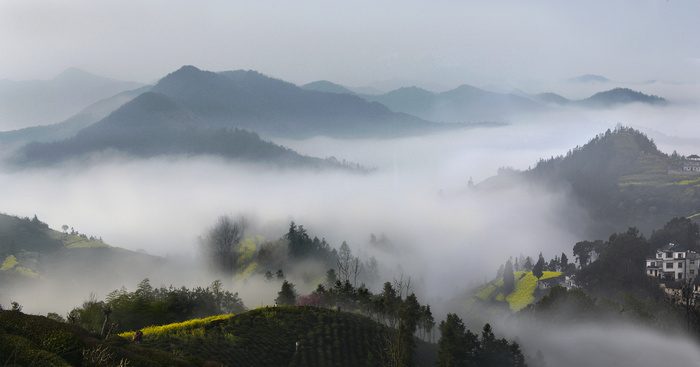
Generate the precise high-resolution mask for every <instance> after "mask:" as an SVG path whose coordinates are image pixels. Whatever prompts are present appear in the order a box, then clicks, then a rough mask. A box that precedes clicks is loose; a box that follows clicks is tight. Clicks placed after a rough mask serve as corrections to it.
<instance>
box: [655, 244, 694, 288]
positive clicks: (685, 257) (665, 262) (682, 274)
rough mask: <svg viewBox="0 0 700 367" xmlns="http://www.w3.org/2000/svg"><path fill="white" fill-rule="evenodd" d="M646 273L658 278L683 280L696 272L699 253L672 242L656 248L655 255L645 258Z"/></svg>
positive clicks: (690, 277) (692, 276)
mask: <svg viewBox="0 0 700 367" xmlns="http://www.w3.org/2000/svg"><path fill="white" fill-rule="evenodd" d="M646 261H647V264H646V273H647V275H649V276H652V277H655V278H658V279H659V280H667V281H668V280H670V281H673V280H675V281H683V280H684V279H692V278H695V276H696V275H697V274H698V266H699V265H700V255H698V253H697V252H695V251H690V250H686V249H685V248H683V247H680V246H676V245H674V244H672V243H669V244H668V245H666V246H664V247H662V248H660V249H658V250H656V255H655V256H652V257H648V258H647V259H646Z"/></svg>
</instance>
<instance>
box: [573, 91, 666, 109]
mask: <svg viewBox="0 0 700 367" xmlns="http://www.w3.org/2000/svg"><path fill="white" fill-rule="evenodd" d="M578 103H579V104H582V105H584V106H587V107H612V106H615V105H620V104H628V103H646V104H652V105H664V104H666V103H667V101H666V100H665V99H663V98H661V97H658V96H654V95H647V94H644V93H641V92H637V91H634V90H631V89H628V88H615V89H611V90H609V91H605V92H600V93H596V94H594V95H592V96H590V97H588V98H586V99H583V100H580V101H578Z"/></svg>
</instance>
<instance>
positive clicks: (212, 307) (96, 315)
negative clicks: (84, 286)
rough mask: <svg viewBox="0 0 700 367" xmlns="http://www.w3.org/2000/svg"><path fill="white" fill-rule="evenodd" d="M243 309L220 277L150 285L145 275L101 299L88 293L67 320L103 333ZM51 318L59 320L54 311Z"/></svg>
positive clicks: (105, 335)
mask: <svg viewBox="0 0 700 367" xmlns="http://www.w3.org/2000/svg"><path fill="white" fill-rule="evenodd" d="M246 310H247V309H246V307H245V305H244V304H243V301H242V300H241V299H240V298H239V297H238V293H232V292H230V291H227V290H224V289H223V285H222V283H221V281H219V280H216V281H214V282H212V284H211V285H210V286H209V287H206V288H202V287H195V288H192V289H188V288H186V287H180V288H175V287H173V286H170V287H168V288H166V287H162V286H161V287H160V288H153V287H152V286H151V284H150V282H149V280H148V279H144V280H143V281H141V282H140V283H139V285H138V287H137V288H136V290H135V291H133V292H128V291H127V290H126V289H125V288H124V287H122V288H121V289H117V290H114V291H112V292H111V293H109V294H108V295H107V297H106V298H105V300H104V301H99V300H97V299H96V298H95V297H94V296H92V295H91V297H90V298H89V299H87V300H86V301H85V302H83V304H82V306H80V307H76V308H74V309H73V310H71V311H70V313H69V314H68V316H67V320H65V321H67V322H69V323H72V324H76V325H79V326H81V327H83V328H85V329H87V330H89V331H92V332H96V333H99V334H101V335H102V337H105V338H106V337H107V336H108V335H110V334H114V332H115V331H125V330H137V329H140V328H143V327H145V326H149V325H165V324H171V323H175V322H182V321H187V320H190V319H194V318H203V317H208V316H214V315H221V314H228V313H241V312H245V311H246ZM51 316H52V317H53V318H57V319H59V320H63V319H62V318H61V317H60V316H58V315H56V314H52V315H51Z"/></svg>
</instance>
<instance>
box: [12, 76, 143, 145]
mask: <svg viewBox="0 0 700 367" xmlns="http://www.w3.org/2000/svg"><path fill="white" fill-rule="evenodd" d="M149 89H150V87H149V86H145V87H141V88H137V89H134V90H129V91H125V92H121V93H118V94H116V95H114V96H111V97H109V98H106V99H103V100H100V101H98V102H95V103H93V104H91V105H90V106H88V107H86V108H85V109H83V110H82V111H80V112H78V113H77V114H75V115H73V116H72V117H70V118H68V119H66V120H65V121H62V122H59V123H57V124H52V125H42V126H32V127H26V128H23V129H19V130H11V131H5V132H0V144H1V145H2V146H3V148H9V149H12V148H17V147H19V146H21V145H25V144H27V143H31V142H33V141H37V142H51V141H56V140H63V139H67V138H70V137H72V136H74V135H75V134H77V133H78V131H80V130H81V129H83V128H85V127H88V126H90V125H92V124H94V123H95V122H97V121H99V120H101V119H103V118H105V117H107V116H108V115H109V114H110V113H112V112H113V111H114V110H116V109H117V108H119V107H120V106H122V105H123V104H125V103H126V102H129V101H130V100H132V99H134V98H136V97H137V96H138V95H140V94H141V93H144V92H147V91H148V90H149Z"/></svg>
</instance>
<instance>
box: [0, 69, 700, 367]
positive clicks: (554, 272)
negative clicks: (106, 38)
mask: <svg viewBox="0 0 700 367" xmlns="http://www.w3.org/2000/svg"><path fill="white" fill-rule="evenodd" d="M567 83H568V84H566V86H567V88H566V89H562V90H561V91H558V90H556V91H551V90H547V91H541V93H537V94H531V93H526V92H524V91H522V90H517V91H513V92H507V93H504V92H497V91H492V90H486V89H481V88H477V87H474V86H470V85H462V86H459V87H457V88H454V89H451V90H446V91H442V92H433V91H429V90H427V89H423V88H420V87H416V86H403V87H401V88H398V89H393V90H389V91H386V92H381V91H370V90H367V89H362V90H361V89H359V88H350V87H346V86H343V85H340V84H335V83H333V82H330V81H325V80H320V81H317V82H313V83H308V84H304V85H300V86H298V85H296V84H293V83H290V82H286V81H283V80H281V79H277V78H273V77H270V76H267V75H264V74H262V73H259V72H256V71H250V70H248V71H245V70H235V71H224V72H212V71H206V70H202V69H200V68H197V67H195V66H191V65H187V66H182V67H180V68H178V69H176V70H174V71H172V72H171V73H169V74H167V75H165V76H163V77H162V78H160V79H159V80H157V81H156V82H154V83H152V84H148V85H146V84H140V83H132V82H123V81H118V80H115V79H108V78H103V77H98V76H95V75H92V74H89V73H86V72H84V71H81V70H78V69H70V70H68V71H66V72H64V73H62V74H61V75H59V76H58V77H56V78H55V79H52V80H48V81H43V82H41V83H39V82H36V81H34V82H32V83H29V82H26V83H24V84H22V82H16V81H15V82H13V83H9V82H7V83H5V81H0V96H3V98H2V100H1V101H0V107H2V108H1V110H2V114H0V130H2V131H1V132H0V159H1V163H0V183H1V185H2V187H3V190H2V193H0V198H1V201H0V202H2V207H0V212H1V213H2V214H0V364H2V365H3V366H248V365H254V366H435V365H436V366H530V367H544V366H550V367H551V366H592V365H602V366H605V365H613V364H614V365H619V366H627V365H629V366H633V365H635V366H636V365H664V364H666V363H668V362H669V361H673V363H674V364H677V365H688V366H690V365H697V364H698V361H700V348H698V344H699V343H700V303H699V302H698V299H700V277H697V274H698V272H700V255H699V254H700V222H699V221H700V157H699V156H698V154H700V136H696V135H694V134H695V131H694V130H693V129H694V126H695V124H696V116H697V113H698V112H700V108H699V106H698V105H697V102H698V101H693V102H692V103H690V102H687V101H686V100H685V99H684V98H686V97H685V96H687V95H692V93H693V92H697V90H692V91H690V92H689V91H688V89H691V88H695V89H697V88H696V87H688V86H679V85H667V84H663V83H653V82H650V83H646V84H634V83H622V82H614V81H611V80H609V79H606V78H604V77H602V76H597V75H583V76H581V77H577V78H572V79H570V80H569V81H568V82H567ZM13 88H14V89H13ZM639 89H643V90H644V91H645V92H641V91H639ZM591 90H595V91H594V92H591ZM647 91H651V92H647ZM52 93H53V94H52ZM584 94H585V95H586V96H585V97H576V98H568V97H565V96H564V95H575V96H581V95H584ZM4 96H12V98H5V97H4ZM59 96H60V97H61V98H63V99H61V98H59ZM20 101H21V102H20ZM47 101H52V103H49V102H47ZM27 106H29V107H27Z"/></svg>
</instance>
